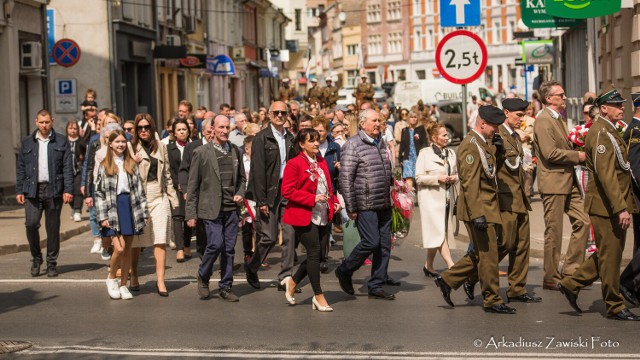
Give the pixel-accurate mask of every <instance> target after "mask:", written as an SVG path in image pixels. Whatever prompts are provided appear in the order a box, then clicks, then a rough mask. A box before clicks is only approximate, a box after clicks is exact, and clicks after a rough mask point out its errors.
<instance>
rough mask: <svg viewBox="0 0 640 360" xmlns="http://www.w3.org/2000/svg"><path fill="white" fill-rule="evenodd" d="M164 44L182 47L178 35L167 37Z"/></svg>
mask: <svg viewBox="0 0 640 360" xmlns="http://www.w3.org/2000/svg"><path fill="white" fill-rule="evenodd" d="M164 43H165V44H166V45H168V46H180V45H182V42H181V41H180V35H167V36H166V37H165V40H164Z"/></svg>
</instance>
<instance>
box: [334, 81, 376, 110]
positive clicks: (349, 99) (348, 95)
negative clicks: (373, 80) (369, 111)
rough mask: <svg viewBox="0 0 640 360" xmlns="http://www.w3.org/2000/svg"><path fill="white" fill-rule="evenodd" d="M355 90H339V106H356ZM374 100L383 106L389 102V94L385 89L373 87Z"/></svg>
mask: <svg viewBox="0 0 640 360" xmlns="http://www.w3.org/2000/svg"><path fill="white" fill-rule="evenodd" d="M354 91H355V88H354V87H353V86H347V87H343V88H342V89H340V90H338V105H349V104H355V103H356V98H355V97H354V96H353V92H354ZM373 91H374V94H373V98H374V100H375V101H376V103H378V104H382V103H383V102H385V101H387V93H385V91H384V89H382V88H381V87H379V86H376V85H374V86H373Z"/></svg>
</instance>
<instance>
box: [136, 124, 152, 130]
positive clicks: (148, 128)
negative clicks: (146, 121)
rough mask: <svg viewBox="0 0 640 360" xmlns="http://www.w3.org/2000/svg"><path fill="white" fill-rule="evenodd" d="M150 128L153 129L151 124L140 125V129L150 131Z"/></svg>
mask: <svg viewBox="0 0 640 360" xmlns="http://www.w3.org/2000/svg"><path fill="white" fill-rule="evenodd" d="M149 130H151V125H144V126H140V125H138V131H149Z"/></svg>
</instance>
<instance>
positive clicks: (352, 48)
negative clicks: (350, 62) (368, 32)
mask: <svg viewBox="0 0 640 360" xmlns="http://www.w3.org/2000/svg"><path fill="white" fill-rule="evenodd" d="M347 55H358V44H351V45H347Z"/></svg>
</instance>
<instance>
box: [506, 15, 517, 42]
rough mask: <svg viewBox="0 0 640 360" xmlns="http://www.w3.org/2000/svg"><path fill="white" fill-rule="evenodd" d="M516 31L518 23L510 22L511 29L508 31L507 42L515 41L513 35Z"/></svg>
mask: <svg viewBox="0 0 640 360" xmlns="http://www.w3.org/2000/svg"><path fill="white" fill-rule="evenodd" d="M515 31H516V23H515V21H513V20H511V21H509V29H508V31H507V36H508V37H509V38H508V39H507V41H513V33H514V32H515Z"/></svg>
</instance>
